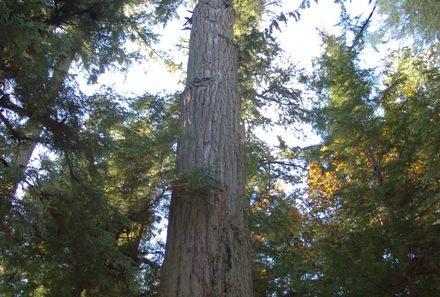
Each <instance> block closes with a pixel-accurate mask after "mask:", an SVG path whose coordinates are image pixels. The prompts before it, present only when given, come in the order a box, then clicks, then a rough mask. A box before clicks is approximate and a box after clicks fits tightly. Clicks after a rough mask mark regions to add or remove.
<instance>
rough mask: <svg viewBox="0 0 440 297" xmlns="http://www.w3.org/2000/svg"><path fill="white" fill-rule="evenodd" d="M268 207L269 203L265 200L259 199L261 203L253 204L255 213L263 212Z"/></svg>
mask: <svg viewBox="0 0 440 297" xmlns="http://www.w3.org/2000/svg"><path fill="white" fill-rule="evenodd" d="M269 205H270V201H269V199H267V198H263V199H261V201H258V202H256V203H255V209H256V210H257V211H265V210H266V209H267V208H268V207H269Z"/></svg>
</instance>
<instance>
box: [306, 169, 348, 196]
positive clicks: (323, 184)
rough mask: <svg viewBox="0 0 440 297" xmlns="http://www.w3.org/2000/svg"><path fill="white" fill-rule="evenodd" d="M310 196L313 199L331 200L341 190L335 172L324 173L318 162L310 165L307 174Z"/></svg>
mask: <svg viewBox="0 0 440 297" xmlns="http://www.w3.org/2000/svg"><path fill="white" fill-rule="evenodd" d="M307 181H308V184H309V188H308V194H309V196H310V197H311V198H316V197H322V198H327V199H328V198H330V197H331V196H333V195H334V194H335V192H337V191H338V190H339V188H340V182H339V180H338V177H337V176H336V173H335V172H334V171H324V170H323V168H322V167H321V165H320V164H319V163H318V162H317V161H313V162H311V163H310V167H309V170H308V172H307Z"/></svg>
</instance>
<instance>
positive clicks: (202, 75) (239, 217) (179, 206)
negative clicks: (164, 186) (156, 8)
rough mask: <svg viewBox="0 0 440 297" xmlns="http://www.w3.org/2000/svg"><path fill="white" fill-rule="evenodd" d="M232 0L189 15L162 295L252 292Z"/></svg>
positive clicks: (214, 1)
mask: <svg viewBox="0 0 440 297" xmlns="http://www.w3.org/2000/svg"><path fill="white" fill-rule="evenodd" d="M233 27H234V9H233V3H232V1H231V0H226V1H225V0H210V1H199V2H198V4H197V5H196V7H195V9H194V14H193V16H192V29H191V39H190V49H189V60H188V72H187V75H188V77H187V83H186V89H185V91H184V92H183V94H182V96H181V99H180V109H181V115H180V116H181V118H180V124H181V128H182V135H181V138H180V142H179V145H178V155H177V180H176V183H175V185H174V189H173V195H172V201H171V206H170V215H169V227H168V238H167V245H166V252H165V260H164V266H163V271H162V275H161V288H160V294H161V296H162V297H171V296H172V297H175V296H182V297H183V296H187V297H189V296H192V297H198V296H237V297H238V296H240V297H246V296H251V295H252V284H251V269H250V253H249V242H248V226H247V222H246V198H245V192H244V177H243V160H242V150H241V135H242V132H241V131H242V126H241V124H240V99H239V95H238V79H237V71H238V69H237V68H238V52H237V47H236V45H235V44H234V40H233Z"/></svg>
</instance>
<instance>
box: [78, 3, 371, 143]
mask: <svg viewBox="0 0 440 297" xmlns="http://www.w3.org/2000/svg"><path fill="white" fill-rule="evenodd" d="M299 2H300V1H299V0H295V1H293V0H285V1H284V5H283V6H282V7H281V8H279V9H277V10H279V11H284V12H287V11H292V10H294V9H296V8H297V7H298V4H299ZM311 2H312V5H311V8H310V9H306V10H302V11H301V18H300V20H299V21H298V22H295V21H294V20H291V21H289V23H288V25H287V26H284V25H282V26H281V28H282V32H281V33H277V34H278V40H279V42H280V44H281V46H282V48H283V49H284V50H285V53H286V56H287V57H289V58H290V59H292V60H293V61H294V62H295V63H296V64H297V65H298V66H299V67H303V68H305V69H308V70H309V71H310V70H311V69H312V59H313V58H314V57H317V56H319V54H320V52H321V48H320V44H321V39H320V37H319V34H318V29H319V30H324V31H327V32H333V33H337V29H336V28H335V27H334V25H335V24H336V23H337V22H338V18H339V9H338V5H336V4H334V3H333V0H320V1H319V4H316V3H314V1H311ZM368 2H369V1H368V0H356V1H352V3H350V4H348V8H349V10H350V11H352V12H353V14H354V15H360V14H362V15H363V16H362V19H365V18H366V17H367V16H368V14H369V13H370V12H371V6H370V5H369V4H368ZM181 11H182V13H181V18H180V19H179V20H174V21H173V22H171V23H169V24H168V25H167V27H166V28H165V29H164V30H163V32H162V35H163V37H162V40H161V42H160V43H159V44H158V45H157V47H155V49H158V50H162V51H169V53H170V54H171V55H172V56H173V57H174V59H175V61H176V62H177V63H182V65H183V67H184V68H185V67H186V59H187V57H186V56H185V54H184V53H183V52H176V51H175V49H176V45H177V44H178V43H179V40H180V39H181V38H188V36H189V31H187V30H182V28H183V24H184V22H185V21H184V18H183V17H185V16H187V15H188V14H189V13H188V12H187V11H186V9H185V8H182V9H181ZM130 46H131V47H136V45H130ZM368 59H373V60H378V59H380V58H379V56H378V55H377V54H376V53H375V52H374V51H370V52H369V54H368ZM181 76H182V73H170V72H168V70H167V68H166V67H165V66H164V65H163V64H161V63H160V61H158V62H152V61H151V60H150V61H144V62H141V63H137V64H133V66H132V67H131V68H130V69H129V71H128V72H127V73H106V74H104V75H102V76H101V77H100V78H99V84H98V85H93V86H90V85H87V84H86V83H85V81H84V80H82V79H78V80H79V83H80V87H81V89H82V90H83V91H84V92H85V93H89V94H90V93H93V92H94V91H96V90H97V89H99V87H100V86H101V85H106V86H110V87H112V89H113V90H115V92H116V93H119V94H127V95H141V94H143V93H145V92H147V91H148V92H150V93H158V92H164V93H165V92H167V93H172V92H176V91H180V90H182V89H183V85H181V84H179V79H180V78H181ZM310 130H311V129H310V128H308V127H305V132H306V135H307V137H306V139H302V138H301V137H299V136H296V135H297V133H296V132H293V130H291V129H287V130H286V129H284V128H282V127H275V128H274V129H273V130H272V131H269V132H268V131H264V130H263V129H260V130H258V131H257V132H258V134H259V135H261V137H262V138H264V139H265V140H267V141H268V142H269V143H272V144H276V143H277V135H283V136H284V138H286V139H285V140H286V142H287V144H288V145H295V146H297V145H306V144H310V143H316V142H318V141H319V138H318V137H316V135H314V134H313V133H312V132H311V131H310ZM286 135H287V137H286Z"/></svg>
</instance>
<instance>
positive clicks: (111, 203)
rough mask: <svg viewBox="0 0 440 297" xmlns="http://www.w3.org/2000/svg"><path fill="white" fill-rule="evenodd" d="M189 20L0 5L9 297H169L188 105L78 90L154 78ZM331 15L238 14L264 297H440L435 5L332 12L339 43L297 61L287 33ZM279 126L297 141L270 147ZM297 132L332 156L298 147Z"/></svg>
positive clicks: (325, 42) (240, 0) (87, 7)
mask: <svg viewBox="0 0 440 297" xmlns="http://www.w3.org/2000/svg"><path fill="white" fill-rule="evenodd" d="M196 2H197V1H183V0H149V1H140V0H113V1H103V0H74V1H72V0H69V1H67V0H65V1H64V0H55V1H49V0H35V1H12V0H5V1H0V40H1V42H0V43H1V45H2V47H1V55H0V139H1V141H0V193H1V195H0V219H1V221H0V238H1V240H0V295H1V296H8V297H9V296H78V297H79V296H82V297H84V296H88V297H93V296H159V289H158V288H159V283H160V273H159V271H160V269H161V267H162V261H163V258H164V250H165V243H164V242H162V241H161V240H160V239H158V238H157V237H158V234H160V233H162V232H163V231H160V229H163V228H164V225H165V224H166V222H167V216H168V207H169V203H170V198H171V192H172V189H176V184H178V183H179V182H181V181H182V178H183V177H185V176H184V175H182V174H180V173H179V172H176V171H175V166H176V156H177V155H178V152H177V143H178V142H179V141H181V140H182V137H183V136H182V135H183V134H184V131H182V127H180V126H179V115H180V114H181V113H180V111H179V103H178V102H179V98H180V96H181V94H174V93H168V94H166V93H165V92H163V93H160V94H153V93H145V94H143V95H140V96H129V95H126V94H118V93H117V91H116V90H113V89H111V88H101V89H99V90H98V91H96V92H94V93H93V94H85V93H84V92H83V90H81V88H80V85H79V83H78V80H77V75H78V73H80V74H81V75H84V76H85V77H86V79H87V80H88V83H90V84H95V83H97V81H98V78H99V77H100V75H102V74H103V73H105V72H108V71H112V70H114V69H119V70H121V71H125V70H127V69H128V68H129V67H130V65H133V64H134V63H137V62H138V61H140V60H142V59H143V60H147V61H152V60H149V59H150V58H151V57H154V56H155V55H156V54H157V51H156V49H155V43H156V42H157V41H159V40H160V36H159V34H158V32H159V28H160V27H162V26H166V24H167V23H168V22H169V21H171V20H173V19H175V18H179V17H180V20H179V21H181V22H182V29H185V28H187V29H191V25H192V21H193V20H192V18H191V17H186V18H185V19H186V23H185V19H183V18H182V17H184V16H179V14H181V12H182V11H185V16H187V15H188V14H190V15H191V14H192V9H193V7H194V5H195V4H196ZM321 2H322V1H319V2H318V1H298V9H296V10H294V11H280V9H279V7H281V6H280V5H281V4H282V1H266V0H261V1H250V0H249V1H248V0H236V1H234V2H233V9H234V11H235V23H234V28H233V33H232V36H233V37H232V38H231V42H232V43H233V47H234V48H235V49H236V50H237V52H238V56H237V58H238V60H237V66H238V69H237V83H238V85H237V96H238V98H239V101H240V103H241V110H240V116H239V117H238V119H239V122H240V123H239V125H238V126H240V131H241V133H242V135H240V137H241V139H242V143H241V144H240V145H241V146H242V153H243V165H244V173H245V176H246V181H245V185H244V186H245V191H246V198H245V199H246V205H245V209H246V213H247V215H248V217H249V229H250V232H249V234H248V237H249V239H250V245H251V247H252V251H251V255H250V259H251V262H252V277H253V284H254V285H253V295H254V296H256V297H274V296H277V297H287V296H310V297H312V296H313V297H321V296H323V297H325V296H437V295H439V294H440V285H439V284H440V264H439V263H440V252H439V251H440V239H439V238H440V237H439V235H440V213H439V212H440V176H439V172H440V124H439V123H440V102H439V98H440V88H439V86H440V68H439V54H438V53H439V52H438V50H439V35H438V34H439V33H438V32H439V24H440V23H439V22H438V20H437V18H438V17H437V16H438V15H439V13H438V12H439V11H440V5H439V3H438V1H434V0H433V1H406V0H399V1H385V0H378V1H377V2H374V1H370V2H374V3H371V5H370V8H371V9H372V10H370V11H367V12H365V14H364V15H363V17H362V18H360V17H357V16H353V15H351V14H350V13H349V11H348V8H347V7H348V6H349V1H340V0H339V1H335V2H336V3H338V4H339V5H340V6H341V19H340V22H339V26H340V27H341V28H342V30H341V31H340V32H341V33H340V34H330V33H328V32H322V33H321V36H322V45H321V47H322V55H321V56H319V57H316V60H315V61H314V68H313V69H312V70H306V69H300V68H298V67H297V66H296V65H295V63H294V62H293V61H294V57H293V59H292V61H288V62H284V61H286V60H282V59H281V57H282V55H283V49H282V48H281V47H280V44H279V41H278V40H277V37H276V36H277V34H276V33H277V32H279V31H280V30H288V28H289V27H288V25H289V23H290V22H292V21H296V22H299V24H301V15H302V13H303V12H304V11H305V10H307V9H310V7H312V6H313V5H320V3H321ZM376 6H377V9H376V8H374V9H373V7H376ZM187 10H188V11H187ZM365 15H367V16H368V17H365ZM375 22H376V23H375ZM377 22H380V23H379V24H378V23H377ZM184 23H185V24H184ZM284 24H286V28H287V29H284V27H285V26H284ZM371 36H373V37H374V38H369V37H371ZM378 40H379V42H378ZM391 40H402V42H401V43H400V44H398V46H395V44H393V43H390V41H391ZM130 42H140V43H143V44H144V48H143V52H140V51H137V50H132V47H129V46H127V43H130ZM297 42H300V41H297ZM381 43H383V44H385V45H386V46H389V47H393V49H392V50H390V51H389V52H388V53H387V55H386V56H384V58H383V60H381V61H374V62H371V61H370V63H371V64H370V65H366V64H365V61H363V60H362V59H361V57H363V56H362V55H363V54H364V53H365V52H366V49H367V48H368V47H370V46H372V47H377V48H379V50H380V49H381ZM186 46H187V45H186V41H183V43H182V45H181V47H186ZM167 62H169V63H172V61H165V63H167ZM182 91H183V90H182ZM268 109H269V110H273V114H272V115H268V114H267V112H266V111H267V110H268ZM274 125H278V126H281V127H287V128H289V129H290V130H289V131H293V132H286V135H283V136H282V137H281V136H280V137H279V143H277V144H273V143H267V142H266V141H265V139H264V136H263V137H261V136H260V135H259V134H258V133H259V132H258V131H261V128H262V127H263V128H270V127H273V126H274ZM292 127H293V129H292ZM298 127H312V128H311V129H313V131H314V132H315V133H316V134H317V135H319V137H320V142H319V143H318V144H316V145H311V146H305V147H304V146H302V147H300V146H292V145H289V143H288V142H286V140H288V139H289V138H293V136H294V134H295V133H298V132H297V131H298V130H300V129H301V128H298ZM306 129H307V128H306ZM237 131H238V130H237ZM289 133H291V134H289ZM190 175H191V176H187V178H190V179H191V180H192V183H194V187H195V189H196V191H201V189H203V190H204V191H206V190H207V189H208V188H209V189H208V190H212V188H213V187H214V188H215V187H216V186H217V184H216V183H212V184H211V183H208V184H207V183H206V182H203V180H202V179H200V176H199V175H197V174H196V172H190ZM192 175H194V176H192ZM231 234H232V233H231ZM226 254H227V253H226Z"/></svg>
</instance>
